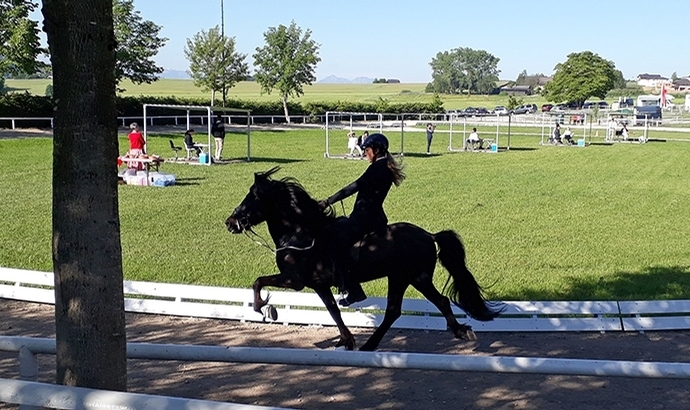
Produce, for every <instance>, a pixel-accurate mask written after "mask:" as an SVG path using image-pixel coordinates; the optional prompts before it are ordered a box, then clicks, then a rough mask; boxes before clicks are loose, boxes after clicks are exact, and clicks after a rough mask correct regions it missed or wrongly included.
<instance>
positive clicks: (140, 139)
mask: <svg viewBox="0 0 690 410" xmlns="http://www.w3.org/2000/svg"><path fill="white" fill-rule="evenodd" d="M129 129H130V132H129V135H128V136H127V137H128V138H129V152H127V156H128V157H131V158H136V157H139V156H141V155H143V154H146V151H144V146H145V145H146V141H145V140H144V136H143V135H142V134H141V131H140V130H139V125H137V123H136V122H133V123H131V124H129ZM127 168H131V169H136V170H141V169H143V164H141V163H140V162H130V163H128V166H127Z"/></svg>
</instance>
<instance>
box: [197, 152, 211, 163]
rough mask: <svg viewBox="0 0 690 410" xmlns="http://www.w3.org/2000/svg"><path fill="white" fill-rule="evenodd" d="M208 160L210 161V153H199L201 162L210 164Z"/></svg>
mask: <svg viewBox="0 0 690 410" xmlns="http://www.w3.org/2000/svg"><path fill="white" fill-rule="evenodd" d="M208 161H209V156H208V153H206V152H202V153H201V154H199V162H200V163H202V164H208Z"/></svg>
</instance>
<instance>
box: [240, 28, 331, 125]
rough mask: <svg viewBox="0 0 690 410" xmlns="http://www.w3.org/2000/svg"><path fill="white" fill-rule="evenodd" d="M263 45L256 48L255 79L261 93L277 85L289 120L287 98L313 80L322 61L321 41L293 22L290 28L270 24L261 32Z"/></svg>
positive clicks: (294, 94) (267, 91) (295, 95)
mask: <svg viewBox="0 0 690 410" xmlns="http://www.w3.org/2000/svg"><path fill="white" fill-rule="evenodd" d="M264 39H265V41H266V45H265V46H263V47H261V48H259V47H257V48H256V53H255V54H254V55H253V57H254V65H255V66H256V67H257V68H256V74H255V76H254V79H255V80H256V82H258V83H259V85H261V92H262V93H264V92H266V93H268V94H270V93H271V91H273V89H275V88H277V89H278V92H279V93H280V98H281V100H282V102H283V111H284V112H285V119H286V120H287V122H288V123H289V122H290V116H289V113H288V105H287V102H288V98H289V97H299V96H300V95H303V94H304V88H303V86H304V85H305V84H308V85H311V84H312V83H313V82H314V81H316V77H315V76H314V70H315V69H316V64H318V63H319V61H321V58H320V57H319V47H321V45H320V44H318V43H316V42H315V41H314V40H312V39H311V30H309V29H307V30H306V31H305V32H304V35H303V34H302V29H301V28H299V27H298V26H297V24H295V22H294V21H293V22H292V23H290V27H285V26H284V25H282V24H281V25H279V26H278V27H277V28H276V27H270V28H269V29H268V31H266V32H265V33H264Z"/></svg>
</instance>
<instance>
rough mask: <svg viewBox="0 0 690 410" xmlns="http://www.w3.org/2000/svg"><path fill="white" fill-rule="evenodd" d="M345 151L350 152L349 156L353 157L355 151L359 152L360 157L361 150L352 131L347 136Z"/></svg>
mask: <svg viewBox="0 0 690 410" xmlns="http://www.w3.org/2000/svg"><path fill="white" fill-rule="evenodd" d="M347 149H349V150H350V156H351V157H352V156H354V153H355V150H357V151H358V152H359V156H360V157H361V156H362V148H360V147H359V145H358V144H357V135H356V134H355V132H354V131H351V132H350V133H348V134H347Z"/></svg>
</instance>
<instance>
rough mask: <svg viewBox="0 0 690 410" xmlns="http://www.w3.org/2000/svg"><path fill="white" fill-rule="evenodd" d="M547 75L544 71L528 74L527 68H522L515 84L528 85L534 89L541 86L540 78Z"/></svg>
mask: <svg viewBox="0 0 690 410" xmlns="http://www.w3.org/2000/svg"><path fill="white" fill-rule="evenodd" d="M542 77H545V76H544V74H543V73H538V74H532V75H530V74H527V70H522V72H521V73H520V74H519V75H518V77H517V79H516V80H515V85H528V86H530V87H532V89H537V88H538V87H539V80H540V79H541V78H542Z"/></svg>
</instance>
